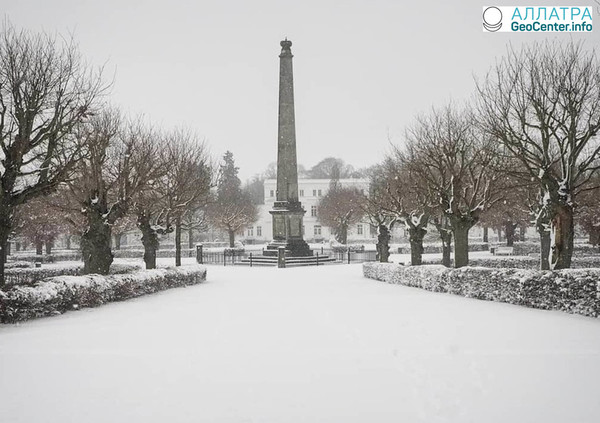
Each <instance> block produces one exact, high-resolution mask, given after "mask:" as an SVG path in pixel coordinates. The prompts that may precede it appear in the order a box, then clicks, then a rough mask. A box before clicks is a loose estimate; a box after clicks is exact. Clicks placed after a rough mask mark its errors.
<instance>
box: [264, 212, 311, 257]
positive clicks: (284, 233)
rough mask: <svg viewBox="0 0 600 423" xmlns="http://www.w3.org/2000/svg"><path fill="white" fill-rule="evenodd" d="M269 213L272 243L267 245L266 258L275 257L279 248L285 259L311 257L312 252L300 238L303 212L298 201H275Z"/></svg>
mask: <svg viewBox="0 0 600 423" xmlns="http://www.w3.org/2000/svg"><path fill="white" fill-rule="evenodd" d="M269 213H271V215H272V216H273V241H271V242H270V243H269V245H267V249H266V250H265V253H264V254H265V255H266V256H276V255H277V250H278V249H279V248H280V247H284V248H285V255H286V257H307V256H312V255H313V253H312V250H311V249H310V247H309V246H308V244H307V243H306V241H304V239H303V238H302V231H303V227H302V218H303V216H304V213H305V210H304V209H303V208H302V205H301V204H300V202H299V201H276V202H275V204H274V207H273V210H271V211H270V212H269Z"/></svg>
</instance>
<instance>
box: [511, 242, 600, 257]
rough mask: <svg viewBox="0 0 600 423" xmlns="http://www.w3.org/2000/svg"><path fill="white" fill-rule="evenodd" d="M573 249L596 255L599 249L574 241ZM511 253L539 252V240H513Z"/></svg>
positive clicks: (582, 253) (576, 251)
mask: <svg viewBox="0 0 600 423" xmlns="http://www.w3.org/2000/svg"><path fill="white" fill-rule="evenodd" d="M573 251H574V252H575V253H577V254H579V255H594V254H595V255H598V253H599V252H600V249H599V248H598V247H594V246H593V245H591V244H583V243H575V244H574V245H573ZM513 254H514V255H516V256H527V255H529V254H540V243H539V242H515V243H514V245H513Z"/></svg>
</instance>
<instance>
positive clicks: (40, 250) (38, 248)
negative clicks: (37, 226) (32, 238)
mask: <svg viewBox="0 0 600 423" xmlns="http://www.w3.org/2000/svg"><path fill="white" fill-rule="evenodd" d="M42 254H44V243H43V242H42V241H36V242H35V255H36V256H41V255H42Z"/></svg>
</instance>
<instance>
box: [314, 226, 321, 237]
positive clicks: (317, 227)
mask: <svg viewBox="0 0 600 423" xmlns="http://www.w3.org/2000/svg"><path fill="white" fill-rule="evenodd" d="M315 235H321V225H315Z"/></svg>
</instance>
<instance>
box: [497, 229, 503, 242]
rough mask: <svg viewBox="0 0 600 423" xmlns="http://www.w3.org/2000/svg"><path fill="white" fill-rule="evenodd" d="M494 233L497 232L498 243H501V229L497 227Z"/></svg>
mask: <svg viewBox="0 0 600 423" xmlns="http://www.w3.org/2000/svg"><path fill="white" fill-rule="evenodd" d="M496 231H497V232H498V242H502V228H501V227H497V228H496Z"/></svg>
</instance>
